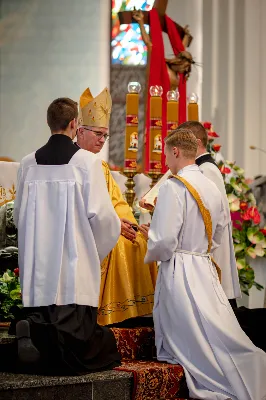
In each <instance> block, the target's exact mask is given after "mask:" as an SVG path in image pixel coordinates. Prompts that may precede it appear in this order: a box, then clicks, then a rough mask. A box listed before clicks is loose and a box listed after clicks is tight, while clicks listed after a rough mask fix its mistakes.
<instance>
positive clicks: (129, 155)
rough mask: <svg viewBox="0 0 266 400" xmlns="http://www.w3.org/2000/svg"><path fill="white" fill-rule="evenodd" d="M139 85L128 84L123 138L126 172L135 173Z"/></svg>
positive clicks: (136, 83) (134, 83)
mask: <svg viewBox="0 0 266 400" xmlns="http://www.w3.org/2000/svg"><path fill="white" fill-rule="evenodd" d="M140 90H141V85H140V84H139V83H138V82H130V83H129V84H128V92H129V93H128V94H127V97H126V136H125V161H124V169H125V170H126V171H135V170H136V168H137V155H138V123H139V122H138V109H139V92H140Z"/></svg>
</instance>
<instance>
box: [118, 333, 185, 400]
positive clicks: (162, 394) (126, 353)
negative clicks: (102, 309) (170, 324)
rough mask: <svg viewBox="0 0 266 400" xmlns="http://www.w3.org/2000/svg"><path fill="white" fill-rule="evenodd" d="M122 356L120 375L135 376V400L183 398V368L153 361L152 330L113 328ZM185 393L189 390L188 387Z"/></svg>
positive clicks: (133, 397)
mask: <svg viewBox="0 0 266 400" xmlns="http://www.w3.org/2000/svg"><path fill="white" fill-rule="evenodd" d="M112 330H113V332H114V334H115V337H116V340H117V345H118V350H119V352H120V354H121V356H122V360H123V362H122V365H121V367H118V368H116V369H117V370H120V371H126V372H130V373H133V377H134V387H133V394H132V399H133V400H170V399H175V400H177V399H179V396H182V394H181V393H180V388H181V387H182V389H184V387H185V382H184V381H185V377H184V371H183V368H182V367H181V366H180V365H170V364H167V363H161V362H158V361H156V360H154V357H155V345H154V330H153V329H152V328H134V329H126V328H122V329H121V328H113V329H112ZM185 389H186V387H185Z"/></svg>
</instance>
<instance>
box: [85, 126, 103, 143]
mask: <svg viewBox="0 0 266 400" xmlns="http://www.w3.org/2000/svg"><path fill="white" fill-rule="evenodd" d="M83 129H85V131H88V132H93V133H94V135H95V136H96V137H97V139H98V140H100V139H101V138H104V141H105V142H106V141H107V140H109V135H108V133H103V132H101V131H94V130H93V129H89V128H85V127H84V126H83Z"/></svg>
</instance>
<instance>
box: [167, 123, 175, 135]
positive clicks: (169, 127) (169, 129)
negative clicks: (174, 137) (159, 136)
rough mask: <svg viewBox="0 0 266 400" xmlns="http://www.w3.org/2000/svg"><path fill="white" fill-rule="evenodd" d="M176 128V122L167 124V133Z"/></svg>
mask: <svg viewBox="0 0 266 400" xmlns="http://www.w3.org/2000/svg"><path fill="white" fill-rule="evenodd" d="M177 128H178V123H177V122H171V121H168V122H167V133H170V132H171V131H174V130H175V129H177Z"/></svg>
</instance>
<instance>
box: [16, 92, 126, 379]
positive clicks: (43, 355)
mask: <svg viewBox="0 0 266 400" xmlns="http://www.w3.org/2000/svg"><path fill="white" fill-rule="evenodd" d="M77 117H78V108H77V103H75V102H74V101H72V100H70V99H65V98H61V99H57V100H55V101H54V102H53V103H52V104H51V105H50V106H49V108H48V111H47V121H48V125H49V127H50V129H51V133H52V135H51V137H50V139H49V141H48V143H47V144H46V145H45V146H43V147H42V148H40V149H39V150H37V151H36V152H35V153H32V154H30V155H28V156H26V157H25V158H24V159H23V160H22V162H21V165H20V169H19V172H18V183H17V197H16V200H15V207H14V222H15V224H16V226H17V227H18V251H19V267H20V278H21V289H22V300H23V305H24V308H23V310H22V315H21V316H19V317H18V319H19V322H18V323H17V325H16V333H17V338H18V355H19V358H20V360H21V361H22V365H24V366H25V363H28V364H32V363H33V362H34V363H35V364H36V368H38V366H39V367H40V369H39V372H40V373H49V374H51V373H52V374H60V375H61V374H71V375H72V374H74V375H75V374H82V373H88V372H92V371H98V370H102V369H110V368H113V367H115V366H117V365H119V364H120V356H119V354H118V352H117V348H116V342H115V338H114V335H113V333H112V331H111V330H110V329H108V328H106V327H101V326H99V325H98V324H97V310H98V300H99V292H100V280H101V269H100V261H101V260H103V259H104V258H105V257H106V255H107V254H108V253H109V252H110V250H111V249H112V248H113V246H114V245H115V244H116V242H117V240H118V238H119V234H120V230H121V223H120V221H119V218H118V217H117V215H116V213H115V212H114V208H113V206H112V203H111V201H110V198H109V194H108V192H107V190H106V183H105V179H104V175H103V172H102V167H101V162H100V161H99V160H97V158H96V157H95V156H94V154H91V153H88V152H86V151H84V150H81V149H78V148H77V147H76V146H75V145H74V144H73V142H72V139H73V138H74V137H75V135H76V130H77ZM106 232H108V235H106ZM37 371H38V369H34V372H37Z"/></svg>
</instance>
